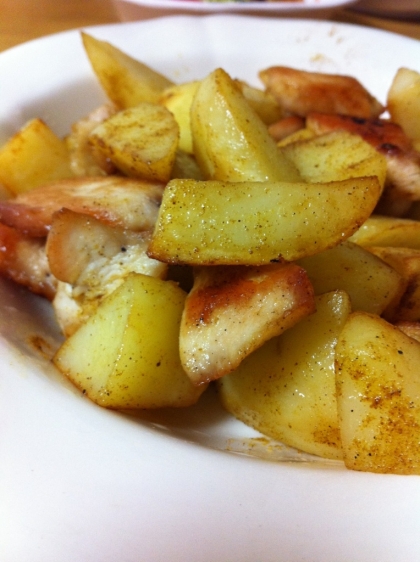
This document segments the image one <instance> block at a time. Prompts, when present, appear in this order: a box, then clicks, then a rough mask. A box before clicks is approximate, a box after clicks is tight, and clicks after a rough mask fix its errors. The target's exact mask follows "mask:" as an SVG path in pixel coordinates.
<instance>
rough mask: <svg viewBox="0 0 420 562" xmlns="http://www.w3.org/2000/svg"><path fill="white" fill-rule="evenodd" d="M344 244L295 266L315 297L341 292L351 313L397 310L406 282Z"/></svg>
mask: <svg viewBox="0 0 420 562" xmlns="http://www.w3.org/2000/svg"><path fill="white" fill-rule="evenodd" d="M385 262H386V260H385V261H383V260H382V259H379V258H378V257H377V256H375V255H373V254H372V253H371V252H369V251H368V250H366V249H364V248H362V247H361V246H358V245H357V244H353V243H352V242H349V241H346V242H343V243H342V244H339V245H338V246H335V247H334V248H331V249H330V250H325V251H324V252H320V253H319V254H315V255H314V256H309V257H307V258H302V259H301V260H298V262H297V263H299V265H301V266H302V267H303V268H304V269H305V270H306V271H307V273H308V275H309V279H310V280H311V282H312V284H313V286H314V290H315V294H317V295H320V294H322V293H326V292H328V291H335V290H338V289H342V290H344V291H346V293H347V294H348V295H349V297H350V300H351V304H352V308H353V310H364V311H365V312H371V313H373V314H382V313H383V312H384V311H385V310H390V309H392V310H394V309H395V307H397V305H398V303H399V301H400V299H401V297H402V295H403V293H404V291H405V289H406V286H407V281H406V280H405V279H404V277H403V276H402V275H401V274H400V273H398V272H397V271H396V270H395V269H394V268H393V267H392V264H391V265H389V264H388V263H385Z"/></svg>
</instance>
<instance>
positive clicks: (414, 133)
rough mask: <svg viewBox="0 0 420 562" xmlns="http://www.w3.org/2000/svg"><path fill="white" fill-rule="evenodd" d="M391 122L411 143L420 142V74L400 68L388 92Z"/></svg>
mask: <svg viewBox="0 0 420 562" xmlns="http://www.w3.org/2000/svg"><path fill="white" fill-rule="evenodd" d="M387 109H388V111H389V113H390V115H391V120H392V121H394V122H395V123H398V124H399V125H401V127H402V128H403V129H404V131H405V133H406V134H407V135H408V137H410V139H412V140H413V141H420V72H417V71H415V70H410V69H409V68H400V69H399V70H398V71H397V73H396V75H395V76H394V80H393V81H392V84H391V87H390V89H389V91H388V98H387Z"/></svg>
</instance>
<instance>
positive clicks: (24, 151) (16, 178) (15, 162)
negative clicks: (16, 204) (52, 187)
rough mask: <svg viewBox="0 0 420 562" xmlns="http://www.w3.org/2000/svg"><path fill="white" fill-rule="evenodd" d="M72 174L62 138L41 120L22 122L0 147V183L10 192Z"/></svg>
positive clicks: (26, 189)
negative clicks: (17, 129) (18, 128)
mask: <svg viewBox="0 0 420 562" xmlns="http://www.w3.org/2000/svg"><path fill="white" fill-rule="evenodd" d="M72 176H73V172H72V170H71V168H70V158H69V152H68V149H67V146H66V143H65V141H63V140H62V139H60V138H59V137H57V135H56V134H55V133H54V132H53V131H52V130H51V129H50V127H48V125H47V124H46V123H44V121H42V120H41V119H32V120H31V121H29V122H28V123H26V125H24V126H23V127H22V129H20V131H18V132H17V133H16V134H15V135H14V136H13V137H11V138H10V139H9V140H8V141H7V142H6V144H5V145H3V146H2V147H1V148H0V184H3V186H4V187H6V188H7V190H8V191H9V192H10V194H11V195H18V194H19V193H24V192H25V191H29V190H31V189H33V188H34V187H39V186H41V185H44V184H46V183H50V182H52V181H55V180H60V179H66V178H71V177H72Z"/></svg>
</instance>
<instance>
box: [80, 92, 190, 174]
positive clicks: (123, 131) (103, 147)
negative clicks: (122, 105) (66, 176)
mask: <svg viewBox="0 0 420 562" xmlns="http://www.w3.org/2000/svg"><path fill="white" fill-rule="evenodd" d="M89 138H90V141H91V143H92V144H93V145H94V146H95V147H96V148H97V149H98V151H100V152H101V153H102V154H103V155H104V157H106V158H108V159H109V160H110V161H111V162H113V164H115V166H116V167H117V168H118V169H119V170H120V171H121V172H123V173H124V174H125V175H126V176H129V177H133V178H142V179H145V180H150V181H161V182H166V181H168V180H169V178H170V176H171V173H172V167H173V165H174V162H175V156H176V151H177V149H178V142H179V127H178V124H177V122H176V121H175V118H174V116H173V115H172V113H171V112H170V111H169V110H167V109H166V108H165V107H163V106H161V105H158V104H153V103H147V102H142V103H139V104H138V105H137V106H136V107H133V108H129V109H126V110H124V111H120V112H118V113H117V114H116V115H113V116H112V117H110V118H109V119H107V120H106V121H104V122H103V123H101V124H100V125H98V127H96V128H95V129H94V130H93V131H92V133H91V134H90V136H89Z"/></svg>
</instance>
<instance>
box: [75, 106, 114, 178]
mask: <svg viewBox="0 0 420 562" xmlns="http://www.w3.org/2000/svg"><path fill="white" fill-rule="evenodd" d="M116 112H117V108H116V107H115V106H114V105H112V104H111V103H108V104H104V105H101V106H100V107H98V108H97V109H95V110H94V111H92V112H91V113H89V115H88V116H87V117H85V118H84V119H80V120H79V121H77V122H76V123H74V124H73V126H72V128H71V132H70V134H69V135H68V137H67V138H66V143H67V148H68V150H69V156H70V168H71V170H72V172H73V174H74V175H75V176H77V177H81V176H101V175H109V174H113V173H115V171H116V168H115V166H114V165H113V164H112V162H110V161H109V160H108V159H107V158H105V157H104V156H103V154H102V153H101V152H99V151H98V150H97V149H96V148H95V147H94V146H92V144H91V143H90V142H89V135H90V133H91V132H92V131H93V129H95V127H97V126H98V125H99V124H100V123H103V122H104V121H106V119H108V118H109V117H111V116H112V115H114V114H115V113H116Z"/></svg>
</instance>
